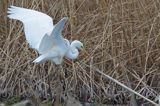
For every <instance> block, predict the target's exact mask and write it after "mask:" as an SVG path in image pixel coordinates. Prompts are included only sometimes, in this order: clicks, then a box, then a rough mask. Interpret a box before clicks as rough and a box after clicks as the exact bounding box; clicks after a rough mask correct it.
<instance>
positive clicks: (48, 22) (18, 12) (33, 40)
mask: <svg viewBox="0 0 160 106" xmlns="http://www.w3.org/2000/svg"><path fill="white" fill-rule="evenodd" d="M8 13H9V15H8V17H9V18H11V19H16V20H19V21H21V22H22V23H23V24H24V32H25V35H26V39H27V41H28V42H29V44H30V46H31V48H34V49H37V50H38V48H39V45H40V42H41V40H42V38H43V37H44V36H45V34H46V33H48V32H51V31H52V30H53V28H54V26H53V22H52V18H51V17H50V16H48V15H46V14H44V13H41V12H38V11H35V10H30V9H25V8H20V7H16V6H11V7H10V8H8Z"/></svg>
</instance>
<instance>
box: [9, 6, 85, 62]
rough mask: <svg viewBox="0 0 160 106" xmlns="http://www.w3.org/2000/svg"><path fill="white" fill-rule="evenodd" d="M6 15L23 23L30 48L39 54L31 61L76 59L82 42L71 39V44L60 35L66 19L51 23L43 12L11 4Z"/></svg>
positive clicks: (50, 19)
mask: <svg viewBox="0 0 160 106" xmlns="http://www.w3.org/2000/svg"><path fill="white" fill-rule="evenodd" d="M8 13H9V15H8V17H9V18H11V19H16V20H19V21H21V22H22V23H23V25H24V32H25V36H26V39H27V41H28V42H29V45H30V47H31V48H34V49H36V50H37V51H38V52H39V54H40V56H39V57H38V58H36V59H35V60H34V61H33V62H35V63H42V62H44V61H46V60H51V61H52V62H54V63H55V64H61V63H62V60H63V57H64V56H65V57H66V58H69V59H76V58H77V56H78V54H79V52H78V49H80V47H81V46H83V44H82V43H81V42H79V41H76V40H75V41H73V42H72V43H71V44H70V42H69V41H68V40H67V39H64V38H63V37H62V30H63V29H64V25H65V23H66V21H67V20H68V18H67V17H64V18H62V19H61V20H60V21H59V22H58V23H57V24H55V25H53V22H52V18H51V17H50V16H48V15H46V14H44V13H41V12H38V11H35V10H31V9H25V8H20V7H16V6H11V7H10V8H8Z"/></svg>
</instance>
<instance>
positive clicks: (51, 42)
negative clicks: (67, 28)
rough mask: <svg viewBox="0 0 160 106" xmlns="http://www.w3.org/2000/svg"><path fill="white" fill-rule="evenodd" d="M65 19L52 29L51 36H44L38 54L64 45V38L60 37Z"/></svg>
mask: <svg viewBox="0 0 160 106" xmlns="http://www.w3.org/2000/svg"><path fill="white" fill-rule="evenodd" d="M67 19H68V18H67V17H64V18H63V19H61V20H60V21H59V22H58V23H57V24H56V25H55V26H54V28H53V30H52V33H51V35H48V34H45V36H44V37H43V38H42V41H41V43H40V46H39V53H40V54H43V53H45V52H46V51H48V50H50V49H51V47H53V46H63V45H65V41H64V38H63V36H62V30H63V29H64V25H65V23H66V21H67Z"/></svg>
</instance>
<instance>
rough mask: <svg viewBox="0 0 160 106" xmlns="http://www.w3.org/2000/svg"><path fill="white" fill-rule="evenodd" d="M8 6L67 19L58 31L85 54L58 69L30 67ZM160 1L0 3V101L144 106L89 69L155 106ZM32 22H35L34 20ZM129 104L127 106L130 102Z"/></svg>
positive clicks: (159, 74)
mask: <svg viewBox="0 0 160 106" xmlns="http://www.w3.org/2000/svg"><path fill="white" fill-rule="evenodd" d="M10 5H15V6H19V7H25V8H30V9H35V10H38V11H41V12H44V13H46V14H48V15H50V16H51V17H53V19H54V20H53V21H54V23H56V22H58V21H59V20H60V19H61V18H62V17H64V16H68V17H69V21H68V22H67V24H66V27H65V30H64V32H63V34H64V37H65V38H67V39H69V40H71V41H72V40H74V39H78V40H80V41H82V42H83V43H84V46H85V52H81V53H80V57H79V58H78V59H77V60H75V61H70V60H66V59H65V60H64V62H63V64H62V65H61V66H56V65H54V64H52V63H51V62H46V63H43V64H33V63H32V61H33V59H35V58H36V57H37V56H38V53H37V52H36V51H34V50H32V49H29V47H28V43H27V41H26V39H25V37H24V32H23V27H22V23H20V22H19V21H15V20H9V19H8V18H7V12H6V11H7V8H8V7H9V6H10ZM159 11H160V2H159V1H158V0H1V1H0V100H1V101H4V100H7V99H8V98H12V97H14V96H17V97H20V98H21V99H26V98H31V99H32V100H33V101H35V102H36V103H39V101H43V100H55V101H56V100H57V99H56V98H58V97H59V98H63V99H64V98H65V97H66V95H72V97H75V98H76V99H77V100H79V101H80V102H82V103H86V102H87V103H89V102H98V103H104V104H129V103H131V102H133V100H134V99H135V100H136V101H137V103H138V104H149V103H148V102H146V101H145V100H143V99H141V98H139V97H137V96H135V97H133V95H132V94H131V93H130V92H128V91H127V90H126V89H124V88H123V87H121V86H119V85H117V84H115V83H113V82H112V81H110V80H108V79H104V77H103V76H102V75H100V74H99V73H97V72H96V71H95V70H94V68H93V67H96V68H98V69H99V70H101V71H103V73H105V74H107V75H109V76H111V77H113V78H114V79H116V80H118V81H119V82H122V83H123V84H124V85H127V86H128V87H130V88H132V89H134V90H135V91H136V92H138V93H140V94H142V95H143V96H145V97H147V98H149V99H151V100H153V101H155V102H157V101H156V98H157V96H158V95H159V92H160V81H159V80H160V15H159ZM37 18H38V17H37ZM131 104H132V103H131Z"/></svg>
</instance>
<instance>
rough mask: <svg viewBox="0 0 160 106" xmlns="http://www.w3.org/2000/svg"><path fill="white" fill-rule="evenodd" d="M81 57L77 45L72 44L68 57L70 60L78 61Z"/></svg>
mask: <svg viewBox="0 0 160 106" xmlns="http://www.w3.org/2000/svg"><path fill="white" fill-rule="evenodd" d="M78 55H79V51H78V50H77V48H76V45H75V43H71V45H70V49H69V50H68V52H67V54H66V57H67V58H68V59H76V58H77V57H78Z"/></svg>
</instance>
